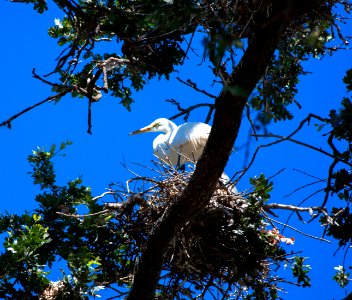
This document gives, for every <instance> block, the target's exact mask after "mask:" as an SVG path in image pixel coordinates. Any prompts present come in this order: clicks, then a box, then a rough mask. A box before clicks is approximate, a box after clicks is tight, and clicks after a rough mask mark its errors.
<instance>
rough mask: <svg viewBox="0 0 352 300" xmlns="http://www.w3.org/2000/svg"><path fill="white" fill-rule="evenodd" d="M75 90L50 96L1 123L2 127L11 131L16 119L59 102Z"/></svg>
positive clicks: (66, 90)
mask: <svg viewBox="0 0 352 300" xmlns="http://www.w3.org/2000/svg"><path fill="white" fill-rule="evenodd" d="M72 90H73V88H67V89H65V90H64V91H62V92H60V93H57V94H56V95H53V96H49V97H47V98H45V99H44V100H42V101H40V102H38V103H36V104H34V105H32V106H29V107H27V108H26V109H24V110H22V111H20V112H19V113H17V114H15V115H13V116H12V117H10V118H8V119H7V120H5V121H3V122H1V123H0V127H2V126H7V127H8V128H10V129H11V122H12V121H13V120H15V119H17V118H18V117H20V116H22V115H23V114H25V113H27V112H29V111H31V110H32V109H34V108H36V107H38V106H40V105H42V104H44V103H49V102H51V101H53V100H59V99H60V98H62V97H63V96H65V95H66V94H68V93H70V92H72Z"/></svg>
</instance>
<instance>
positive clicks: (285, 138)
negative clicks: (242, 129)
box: [253, 133, 352, 167]
mask: <svg viewBox="0 0 352 300" xmlns="http://www.w3.org/2000/svg"><path fill="white" fill-rule="evenodd" d="M253 136H256V137H259V138H277V139H278V140H276V141H275V142H273V143H275V144H278V143H281V142H283V141H289V142H292V143H295V144H298V145H301V146H304V147H307V148H310V149H312V150H315V151H317V152H320V153H322V154H325V155H326V156H329V157H331V158H333V159H336V160H337V161H339V162H342V163H344V164H346V165H348V166H350V167H352V164H351V163H349V162H348V161H346V160H344V159H342V158H340V157H338V156H335V155H334V154H331V153H329V152H327V151H325V150H323V149H320V148H318V147H315V146H312V145H309V144H307V143H304V142H301V141H298V140H296V139H292V138H291V136H292V135H289V136H287V137H284V136H281V135H278V134H273V133H269V134H253Z"/></svg>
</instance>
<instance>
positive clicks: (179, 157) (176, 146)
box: [130, 118, 238, 194]
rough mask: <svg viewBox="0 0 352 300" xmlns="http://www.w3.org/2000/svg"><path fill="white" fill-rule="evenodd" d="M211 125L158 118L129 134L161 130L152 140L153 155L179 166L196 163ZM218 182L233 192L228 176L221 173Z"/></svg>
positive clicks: (234, 188) (234, 189)
mask: <svg viewBox="0 0 352 300" xmlns="http://www.w3.org/2000/svg"><path fill="white" fill-rule="evenodd" d="M210 130H211V126H209V125H208V124H205V123H202V122H188V123H184V124H182V125H180V126H177V125H176V124H175V123H174V122H172V121H170V120H168V119H165V118H159V119H156V120H155V121H154V122H152V123H150V124H149V125H147V126H145V127H143V128H141V129H138V130H135V131H133V132H131V133H130V135H134V134H138V133H143V132H162V134H159V135H158V136H157V137H156V138H155V139H154V141H153V149H154V155H156V156H157V157H158V158H159V159H160V160H161V161H163V162H164V163H166V164H167V165H172V166H177V167H180V166H182V165H184V164H185V163H186V162H193V163H196V162H197V161H198V159H199V158H200V156H201V155H202V153H203V149H204V147H205V144H206V142H207V140H208V137H209V133H210ZM219 180H220V182H222V183H223V184H224V185H229V188H230V189H231V190H232V191H233V193H235V194H237V193H238V191H237V189H236V187H235V186H234V185H233V184H231V183H230V178H229V177H228V176H227V175H226V174H225V173H222V175H221V177H220V179H219Z"/></svg>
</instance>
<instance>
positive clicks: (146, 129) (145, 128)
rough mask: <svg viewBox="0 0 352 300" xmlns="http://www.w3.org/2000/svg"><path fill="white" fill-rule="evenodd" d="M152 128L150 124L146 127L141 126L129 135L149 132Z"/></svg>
mask: <svg viewBox="0 0 352 300" xmlns="http://www.w3.org/2000/svg"><path fill="white" fill-rule="evenodd" d="M150 129H151V127H150V126H149V125H148V126H145V127H143V128H141V129H138V130H135V131H132V132H131V133H129V134H128V135H135V134H138V133H143V132H148V131H150Z"/></svg>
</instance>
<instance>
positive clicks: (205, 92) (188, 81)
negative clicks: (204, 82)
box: [176, 77, 217, 99]
mask: <svg viewBox="0 0 352 300" xmlns="http://www.w3.org/2000/svg"><path fill="white" fill-rule="evenodd" d="M176 79H177V80H178V81H179V82H181V83H183V84H185V85H187V86H189V87H190V88H192V89H194V90H195V91H197V92H199V93H202V94H204V95H206V96H208V97H210V98H213V99H216V98H217V96H215V95H213V94H210V93H209V92H207V91H205V90H202V89H200V88H198V87H197V84H196V83H195V82H193V81H192V80H191V79H187V81H184V80H182V79H181V78H180V77H176Z"/></svg>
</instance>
